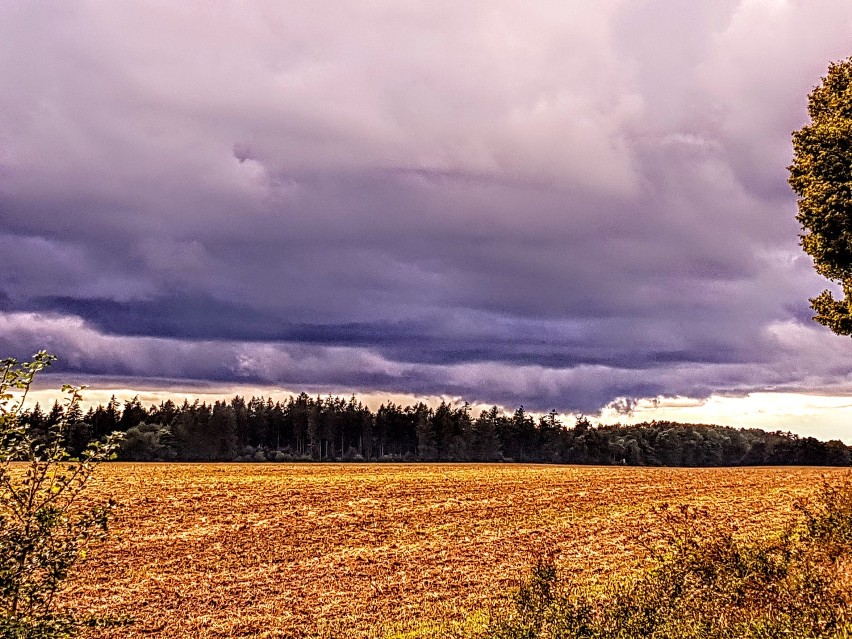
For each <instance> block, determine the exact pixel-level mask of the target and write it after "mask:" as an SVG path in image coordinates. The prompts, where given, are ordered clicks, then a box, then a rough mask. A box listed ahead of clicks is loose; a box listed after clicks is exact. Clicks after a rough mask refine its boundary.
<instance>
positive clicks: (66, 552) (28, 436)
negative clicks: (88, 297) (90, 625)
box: [0, 352, 120, 639]
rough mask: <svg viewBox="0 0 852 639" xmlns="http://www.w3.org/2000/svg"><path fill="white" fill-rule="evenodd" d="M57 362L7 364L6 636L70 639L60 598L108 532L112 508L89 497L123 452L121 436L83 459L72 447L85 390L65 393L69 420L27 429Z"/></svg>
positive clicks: (2, 417) (2, 569) (0, 445)
mask: <svg viewBox="0 0 852 639" xmlns="http://www.w3.org/2000/svg"><path fill="white" fill-rule="evenodd" d="M53 360H54V358H53V356H51V355H48V354H47V353H45V352H41V353H38V354H36V355H35V357H34V358H33V361H32V362H25V363H18V362H17V361H15V360H14V359H7V360H3V361H2V362H0V637H2V638H3V639H12V638H14V639H25V638H32V639H50V638H53V637H64V636H68V635H70V634H71V633H72V632H73V630H74V628H75V622H74V620H73V619H69V618H66V617H63V616H61V615H60V614H58V611H57V601H56V593H57V592H58V590H59V588H60V587H61V586H62V584H63V583H64V582H65V580H66V579H67V578H68V576H69V571H70V570H71V569H72V568H73V566H74V564H76V563H77V561H78V560H79V559H81V558H82V557H83V556H85V552H86V548H87V546H88V545H89V542H90V541H92V540H93V539H95V538H97V537H100V536H102V535H103V533H104V532H105V531H106V524H107V518H108V515H109V511H110V509H111V507H112V502H107V503H93V502H92V501H91V500H90V499H87V498H86V495H85V490H86V487H87V484H88V483H89V480H90V479H91V477H92V474H93V473H94V471H95V468H96V467H97V465H98V464H99V463H100V462H102V461H103V460H105V459H107V458H109V457H110V456H111V455H112V454H113V453H114V452H115V450H116V449H117V447H118V442H119V439H120V436H119V435H115V434H114V435H113V436H111V437H109V438H107V439H106V440H105V441H103V442H92V443H91V444H89V445H88V446H87V447H86V448H85V449H84V451H83V452H82V454H81V455H80V456H79V458H78V459H71V457H70V455H69V453H68V451H67V447H68V444H69V442H68V432H69V418H68V417H67V416H69V415H72V416H73V415H75V414H77V413H78V412H79V410H78V403H79V400H80V395H79V392H78V391H79V389H78V388H75V387H71V386H66V387H64V388H63V390H64V391H65V392H66V393H67V401H66V410H65V412H64V415H65V417H64V418H62V419H60V420H59V421H58V422H56V423H54V424H52V425H50V426H48V427H46V428H43V429H34V428H31V427H29V426H28V425H27V424H25V423H23V422H22V420H21V419H20V418H21V414H22V412H23V404H24V401H25V399H26V395H27V391H29V388H30V386H31V384H32V382H33V379H34V378H35V376H36V374H38V373H39V372H40V371H41V370H43V369H44V368H45V367H46V366H48V365H49V364H50V363H51V362H52V361H53Z"/></svg>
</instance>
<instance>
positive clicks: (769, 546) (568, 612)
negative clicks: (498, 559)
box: [466, 476, 852, 639]
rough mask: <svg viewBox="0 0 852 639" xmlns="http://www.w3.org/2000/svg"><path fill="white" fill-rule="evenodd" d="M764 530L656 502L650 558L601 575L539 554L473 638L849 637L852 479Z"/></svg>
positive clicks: (806, 501) (831, 485)
mask: <svg viewBox="0 0 852 639" xmlns="http://www.w3.org/2000/svg"><path fill="white" fill-rule="evenodd" d="M795 511H797V512H793V513H791V514H790V515H789V517H788V522H787V525H786V526H785V527H784V528H783V529H782V530H781V531H780V532H778V533H775V534H770V535H766V534H763V535H760V534H758V533H756V532H755V531H741V530H740V529H739V527H738V526H736V525H734V524H730V523H720V522H714V521H712V519H711V518H710V516H709V512H708V511H707V510H705V509H702V508H694V507H689V506H685V505H682V506H680V507H677V508H669V507H660V508H657V509H655V511H654V515H655V522H654V523H655V526H654V527H653V528H652V531H653V534H655V535H656V538H654V539H653V542H651V543H650V544H649V547H648V551H649V559H650V563H649V565H648V566H646V567H644V568H643V569H641V570H638V571H636V572H635V573H634V574H632V575H629V576H627V577H623V576H617V575H613V576H612V577H610V579H608V580H607V581H605V582H604V583H602V584H595V585H589V584H583V583H582V582H581V581H580V580H577V579H576V578H572V577H565V576H560V575H559V571H558V569H557V566H556V563H555V562H554V561H553V559H552V558H549V557H547V558H540V559H539V561H538V562H537V563H536V565H535V566H534V567H533V569H532V570H531V573H530V575H529V577H528V578H527V579H526V581H525V582H524V583H523V584H522V585H521V587H520V588H519V589H518V590H517V591H516V592H515V593H514V597H513V606H512V607H511V608H510V609H509V610H508V611H507V612H504V613H503V614H500V615H497V616H496V617H497V618H496V619H491V620H490V621H489V622H488V623H487V624H486V625H485V627H484V628H482V629H481V630H478V631H477V630H473V631H471V632H469V633H468V634H467V635H466V637H482V638H485V637H487V638H488V639H577V638H587V639H631V638H633V637H648V638H650V639H773V638H778V639H781V638H785V637H790V638H793V637H799V638H805V637H808V638H811V639H845V638H846V637H848V636H849V635H850V633H852V591H850V585H852V483H850V479H849V477H848V476H847V477H846V478H845V480H844V481H843V482H841V483H839V484H836V483H830V482H828V481H826V482H824V483H823V485H822V487H821V488H820V489H819V490H817V491H816V492H815V494H814V495H813V496H812V497H811V498H809V499H803V500H799V501H797V502H796V504H795Z"/></svg>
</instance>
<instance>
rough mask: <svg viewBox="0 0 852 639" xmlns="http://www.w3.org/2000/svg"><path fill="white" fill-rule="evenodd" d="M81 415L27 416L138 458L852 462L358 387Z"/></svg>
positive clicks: (752, 442) (763, 444) (774, 442)
mask: <svg viewBox="0 0 852 639" xmlns="http://www.w3.org/2000/svg"><path fill="white" fill-rule="evenodd" d="M71 410H72V411H73V414H66V409H65V408H64V407H63V406H61V405H60V404H58V403H56V404H54V406H53V407H52V408H51V409H50V410H49V411H47V412H45V411H43V410H42V408H41V407H40V406H39V405H36V406H35V407H34V408H33V409H31V410H28V411H26V412H25V413H24V414H23V415H22V417H21V419H22V421H23V422H24V423H26V424H27V425H28V427H29V428H31V429H32V430H33V432H36V433H38V432H48V431H49V429H50V427H51V426H52V425H53V424H56V423H58V422H59V421H61V420H62V419H66V420H67V422H68V424H69V426H68V431H67V447H68V450H69V452H70V453H71V454H72V455H75V456H76V455H79V454H80V453H81V452H82V451H83V450H84V449H85V447H86V445H87V444H88V442H89V441H91V440H92V439H100V438H103V437H106V436H108V435H109V434H110V433H112V432H113V431H121V432H123V433H124V440H123V443H122V445H121V450H120V452H119V458H120V459H123V460H133V461H482V462H485V461H513V462H528V463H529V462H534V463H559V464H626V465H635V466H742V465H831V466H845V465H849V464H850V460H851V459H852V453H850V447H848V446H846V445H845V444H843V443H842V442H840V441H836V440H835V441H828V442H823V441H819V440H817V439H814V438H812V437H800V436H798V435H795V434H793V433H789V432H778V431H776V432H766V431H763V430H760V429H741V428H732V427H729V426H717V425H705V424H701V425H696V424H678V423H673V422H665V421H654V422H646V423H642V424H638V425H620V424H616V425H598V426H594V425H593V424H592V423H591V422H590V421H589V420H588V419H587V418H585V417H580V418H577V419H576V421H575V423H573V424H570V425H566V424H563V423H562V421H560V419H559V417H558V415H557V413H556V412H555V411H552V412H550V413H548V414H546V415H543V416H540V417H538V418H534V417H533V416H532V415H530V414H529V413H528V412H527V411H525V410H524V408H523V407H520V408H518V409H517V410H516V411H514V413H511V414H507V413H505V412H503V411H502V410H500V409H498V408H497V407H496V406H495V407H493V408H491V409H490V410H486V411H482V412H480V414H479V415H478V416H474V415H472V410H471V408H470V406H468V405H467V404H463V405H452V404H448V403H446V402H444V403H442V404H440V405H439V406H438V407H436V408H431V407H428V406H426V405H425V404H423V403H419V404H415V405H410V406H401V405H398V404H395V403H386V404H383V405H382V406H380V407H379V409H378V410H376V411H375V412H374V411H371V410H370V409H369V408H367V407H366V406H364V405H363V404H362V403H361V402H360V401H358V400H357V399H356V398H354V397H353V398H351V399H348V400H346V399H343V398H340V397H332V396H328V397H310V396H308V395H307V394H305V393H302V394H301V395H298V396H295V397H290V398H288V399H287V400H286V401H273V400H272V399H271V398H264V397H252V398H250V399H246V398H244V397H240V396H236V397H234V398H233V399H231V400H230V401H217V402H214V403H213V404H208V403H206V402H200V401H195V402H193V403H190V402H189V401H184V402H183V404H181V405H178V404H176V403H174V402H173V401H171V400H167V401H164V402H161V403H160V404H159V405H158V406H157V405H152V406H150V407H148V408H145V407H144V406H142V403H141V402H140V400H139V399H138V397H137V398H133V399H131V400H127V401H125V402H124V403H123V404H120V403H119V402H118V401H117V400H116V399H115V398H114V397H113V398H112V400H111V401H109V402H108V403H107V404H106V405H105V406H104V405H99V406H97V407H96V408H94V407H93V408H90V409H89V411H88V412H86V413H84V412H83V411H82V409H81V408H80V407H79V405H78V406H74V407H72V408H71Z"/></svg>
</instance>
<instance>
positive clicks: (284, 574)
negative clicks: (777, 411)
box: [63, 464, 841, 639]
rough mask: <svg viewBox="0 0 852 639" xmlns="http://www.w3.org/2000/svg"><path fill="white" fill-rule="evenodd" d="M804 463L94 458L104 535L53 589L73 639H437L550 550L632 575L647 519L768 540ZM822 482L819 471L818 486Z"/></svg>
mask: <svg viewBox="0 0 852 639" xmlns="http://www.w3.org/2000/svg"><path fill="white" fill-rule="evenodd" d="M839 472H841V471H833V470H825V469H813V468H741V469H650V468H622V467H618V468H614V467H613V468H610V467H605V468H603V467H553V466H523V465H458V464H416V465H368V464H359V465H334V464H304V465H299V464H280V465H277V464H262V465H253V464H210V465H192V464H173V465H170V464H149V465H146V464H111V465H109V467H107V468H105V469H104V473H103V474H102V476H101V477H100V478H99V484H97V485H96V486H94V489H95V490H103V491H104V492H105V493H106V494H111V495H115V496H118V498H119V502H120V507H119V510H118V516H117V519H116V522H115V524H114V525H113V529H112V530H113V535H112V541H111V542H110V543H109V544H108V545H106V546H104V547H102V548H99V549H97V551H96V552H93V553H92V555H91V557H90V558H89V559H88V560H86V561H85V562H84V563H83V564H81V566H80V569H79V570H80V573H79V574H78V575H77V577H78V578H77V579H75V580H74V582H73V584H74V585H72V586H71V588H70V589H69V590H68V591H66V592H65V593H63V594H64V601H65V602H66V605H67V607H68V608H69V610H70V611H71V612H73V613H76V614H77V615H78V616H94V617H95V618H98V619H105V620H110V619H121V620H132V623H129V624H124V623H122V624H110V623H104V624H102V625H100V626H98V625H94V626H93V627H91V628H87V629H86V635H85V636H87V637H128V638H133V637H143V636H144V637H150V636H158V637H167V638H168V637H186V636H193V637H195V638H197V639H208V638H213V637H282V638H283V637H291V638H301V637H355V638H357V637H363V638H368V637H370V638H372V637H375V638H379V637H399V638H402V637H406V638H408V637H411V638H415V637H418V638H421V637H422V638H426V637H438V636H441V637H452V636H464V635H466V634H468V635H469V634H471V633H475V632H476V631H477V630H481V629H482V628H483V627H484V626H485V625H486V624H487V623H488V620H489V619H491V618H493V615H487V614H485V612H484V611H488V610H489V607H490V606H500V605H502V603H501V601H500V597H501V595H502V593H506V592H509V591H510V590H511V588H512V587H513V586H516V585H517V583H518V581H519V579H520V578H521V577H522V576H523V575H524V574H525V571H526V570H528V568H529V564H530V561H531V557H534V556H538V555H542V554H544V553H547V552H548V551H549V550H553V549H558V551H559V553H558V556H557V557H556V561H557V563H558V565H559V566H560V568H561V574H562V575H563V576H565V575H567V576H570V577H572V578H576V579H577V580H579V581H580V582H582V583H584V584H590V585H592V586H593V585H594V584H604V583H606V582H607V580H608V579H609V578H610V576H612V575H626V574H629V573H630V571H631V570H634V569H636V568H638V567H641V566H642V565H643V557H644V556H645V555H646V553H645V549H644V548H643V546H642V541H641V539H642V531H643V530H646V528H647V525H648V519H647V513H648V512H649V511H650V510H651V508H653V507H654V506H660V505H661V504H663V503H665V502H669V503H681V502H689V503H693V504H698V505H699V506H701V505H706V506H710V507H712V508H711V510H712V512H713V513H714V514H712V515H711V520H712V521H713V522H721V523H724V522H731V521H732V520H734V519H735V520H736V521H737V522H738V525H739V526H740V527H741V530H743V531H751V532H753V533H754V534H757V535H764V534H770V533H771V532H772V531H775V532H777V531H779V530H781V529H782V528H783V526H784V521H785V519H786V517H787V516H788V513H789V510H790V508H791V506H792V504H793V502H794V500H795V499H796V498H798V497H802V496H804V495H806V494H807V493H809V492H810V490H811V489H812V488H813V486H815V485H817V484H819V482H820V481H821V477H822V476H823V475H824V474H826V473H827V474H828V475H829V476H835V475H836V473H839ZM833 474H835V475H833Z"/></svg>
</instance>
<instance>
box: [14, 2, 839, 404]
mask: <svg viewBox="0 0 852 639" xmlns="http://www.w3.org/2000/svg"><path fill="white" fill-rule="evenodd" d="M0 18H2V19H0V36H2V37H0V52H2V53H3V55H2V56H0V60H4V62H0V78H1V79H3V80H4V86H7V87H14V90H10V91H6V92H4V93H3V95H0V114H2V115H0V219H2V222H3V224H2V227H1V228H0V273H4V274H5V277H4V278H3V279H2V281H0V310H2V311H3V314H2V315H0V318H2V321H5V322H7V323H8V330H9V331H12V332H10V333H9V334H7V335H5V336H4V337H3V338H0V339H2V345H3V346H4V347H5V348H6V349H10V350H11V351H13V352H14V353H16V354H19V355H20V354H21V352H20V351H28V350H34V349H36V348H40V347H41V346H43V345H44V344H43V343H42V342H44V341H45V339H48V341H50V340H54V342H53V343H52V344H48V346H51V345H52V346H53V347H54V349H55V350H57V351H58V352H59V354H60V355H62V356H64V358H65V359H66V360H67V363H66V364H65V365H66V366H67V367H68V370H73V371H77V372H79V373H81V374H82V373H87V374H104V375H111V376H116V375H126V376H129V377H139V378H142V377H146V378H147V377H169V378H185V379H213V380H221V381H228V380H237V381H250V382H252V383H254V382H258V383H260V382H265V383H292V384H307V385H312V386H328V387H331V386H334V385H340V386H341V387H346V388H358V389H362V390H369V389H376V388H378V389H386V390H393V391H400V392H406V391H408V392H418V393H431V394H435V393H444V392H447V393H458V394H464V395H465V396H470V397H471V399H476V400H477V401H484V402H492V401H493V402H499V403H503V404H507V405H513V404H518V403H522V402H523V403H525V404H527V405H533V404H534V405H536V406H538V407H540V408H550V407H557V408H560V409H582V410H591V409H594V408H598V407H600V406H602V405H604V404H606V403H607V402H609V401H610V400H612V399H613V398H614V397H619V396H656V395H660V394H662V395H674V394H687V395H690V396H694V397H701V396H707V395H709V394H711V393H725V392H748V391H749V390H755V389H766V388H782V387H783V388H785V389H795V390H808V389H812V388H813V389H822V388H825V387H832V388H835V389H840V388H841V387H842V388H846V387H845V386H843V385H844V384H846V383H847V378H848V373H849V370H850V367H848V366H846V365H845V364H844V362H848V361H849V359H848V358H846V359H845V360H844V359H842V358H840V359H837V358H827V357H816V358H815V357H811V356H810V354H809V353H810V352H819V353H826V352H830V351H832V349H839V350H842V349H845V348H846V346H845V342H843V340H839V338H834V337H833V336H831V335H829V334H827V333H826V332H822V331H820V330H819V329H814V328H810V327H807V328H806V327H805V326H804V324H806V323H807V322H808V319H807V318H808V317H809V313H808V310H807V298H808V297H810V296H813V295H814V294H815V293H817V292H818V291H819V290H821V288H822V287H823V286H824V284H823V283H822V282H821V281H820V280H819V278H817V277H816V276H815V275H814V274H813V273H812V269H811V268H810V265H809V263H808V262H807V260H806V259H804V256H803V255H801V251H800V249H799V248H798V246H797V233H798V229H797V227H796V223H795V220H794V212H795V201H794V198H793V196H792V195H791V193H790V192H789V189H788V188H787V186H786V183H785V179H786V170H785V167H786V165H787V164H788V163H789V161H790V139H789V134H790V131H792V130H793V129H795V128H797V127H798V126H800V125H801V124H802V123H803V121H804V118H805V111H804V101H805V96H806V94H807V92H808V90H809V89H810V87H811V86H813V85H814V84H815V83H816V82H817V81H818V79H819V76H820V74H821V73H823V71H824V69H825V67H826V65H827V63H828V61H829V60H832V59H838V58H841V57H843V56H845V55H846V54H847V53H848V51H846V50H845V47H847V41H848V37H847V35H848V32H849V27H850V26H852V7H850V6H849V5H848V3H845V2H839V1H838V2H821V3H818V4H814V3H808V4H806V3H804V2H798V1H788V2H781V1H776V0H771V1H770V0H763V1H758V0H743V1H742V2H733V1H731V2H710V1H708V2H702V3H691V4H690V5H689V7H688V9H687V7H686V5H684V4H683V3H679V2H673V1H670V0H668V1H664V0H659V1H657V2H651V3H644V4H642V5H634V6H630V7H628V6H624V5H621V4H619V3H595V4H594V6H592V5H590V4H588V3H582V2H576V3H568V4H567V5H566V4H565V3H564V2H545V3H538V4H536V5H535V6H534V7H525V8H524V9H523V11H520V10H519V9H518V8H517V5H515V4H514V3H508V2H505V3H504V2H496V3H495V2H487V3H486V2H470V3H465V4H464V6H459V5H458V4H457V3H441V2H438V3H429V4H423V5H408V6H406V7H405V9H404V10H403V9H400V8H399V7H398V6H397V5H395V4H392V3H387V4H383V3H379V4H371V5H370V6H369V7H366V6H362V5H360V4H357V3H355V4H350V5H340V4H339V3H334V4H332V3H323V2H311V3H290V4H288V7H287V8H286V10H284V9H283V8H282V9H276V8H274V7H271V6H269V5H266V4H262V3H258V4H241V5H240V6H239V7H233V6H228V5H216V4H210V5H205V6H203V7H201V6H190V5H187V6H185V7H182V6H179V7H168V6H158V5H154V4H151V3H143V2H127V3H121V4H120V5H102V4H92V5H86V4H76V5H68V4H65V3H55V4H39V5H17V6H12V5H7V6H3V7H2V8H0ZM22 318H29V319H22ZM34 318H40V319H34ZM27 322H36V323H39V326H41V325H42V324H43V323H44V322H47V324H44V330H41V329H39V330H29V331H28V330H24V328H23V326H24V325H25V324H26V323H27ZM13 326H14V327H15V328H14V330H12V327H13ZM48 327H50V328H49V330H48ZM779 331H782V332H783V333H784V334H785V335H786V334H788V333H790V332H795V331H804V332H803V333H801V335H804V336H806V337H807V340H806V343H807V344H808V345H809V348H810V349H811V350H810V351H809V350H806V349H803V348H798V347H795V348H794V347H793V346H792V345H789V344H786V343H785V344H784V345H783V347H782V346H779V339H781V338H779V333H778V332H779ZM187 360H191V361H187ZM240 362H243V363H245V362H259V363H260V364H259V366H260V368H252V367H251V366H244V365H243V364H240ZM259 371H264V372H263V373H261V372H259ZM246 376H248V377H251V379H246ZM847 390H849V389H848V388H847Z"/></svg>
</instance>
